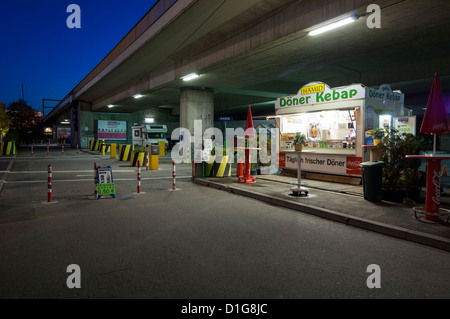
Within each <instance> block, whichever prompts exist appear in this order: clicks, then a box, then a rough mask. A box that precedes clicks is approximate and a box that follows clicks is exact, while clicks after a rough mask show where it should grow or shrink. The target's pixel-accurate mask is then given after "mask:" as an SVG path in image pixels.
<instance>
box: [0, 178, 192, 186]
mask: <svg viewBox="0 0 450 319" xmlns="http://www.w3.org/2000/svg"><path fill="white" fill-rule="evenodd" d="M177 178H178V179H180V178H183V179H187V178H192V176H177ZM141 179H142V180H159V179H172V176H170V177H166V176H163V177H142V178H141ZM0 181H1V180H0ZM114 181H136V178H114ZM3 182H4V183H5V184H26V183H48V180H36V181H3ZM62 182H92V179H91V178H89V179H85V178H83V179H81V178H80V179H60V180H57V179H56V180H55V179H53V180H52V183H62Z"/></svg>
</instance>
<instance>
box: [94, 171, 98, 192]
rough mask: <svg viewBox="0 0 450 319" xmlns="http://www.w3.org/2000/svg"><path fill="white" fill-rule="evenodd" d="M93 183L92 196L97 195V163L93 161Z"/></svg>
mask: <svg viewBox="0 0 450 319" xmlns="http://www.w3.org/2000/svg"><path fill="white" fill-rule="evenodd" d="M94 184H95V190H94V196H95V197H97V194H98V193H97V163H94Z"/></svg>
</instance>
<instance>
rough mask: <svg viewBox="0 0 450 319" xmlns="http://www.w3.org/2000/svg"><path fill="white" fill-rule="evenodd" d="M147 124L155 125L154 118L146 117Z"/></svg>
mask: <svg viewBox="0 0 450 319" xmlns="http://www.w3.org/2000/svg"><path fill="white" fill-rule="evenodd" d="M144 122H145V123H155V118H154V117H146V118H145V120H144Z"/></svg>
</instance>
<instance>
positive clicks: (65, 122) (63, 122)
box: [61, 121, 70, 124]
mask: <svg viewBox="0 0 450 319" xmlns="http://www.w3.org/2000/svg"><path fill="white" fill-rule="evenodd" d="M61 124H70V122H69V121H62V122H61Z"/></svg>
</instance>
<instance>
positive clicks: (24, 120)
mask: <svg viewBox="0 0 450 319" xmlns="http://www.w3.org/2000/svg"><path fill="white" fill-rule="evenodd" d="M8 115H9V119H10V122H9V126H10V128H11V131H13V132H14V133H17V134H20V135H24V134H26V133H27V132H28V131H30V130H32V129H33V128H34V127H35V126H36V125H38V124H39V123H40V122H41V121H42V118H41V114H40V112H38V111H36V110H34V109H33V108H32V107H31V106H29V105H28V104H27V102H26V101H25V100H22V99H19V100H18V101H17V102H12V103H10V104H9V105H8Z"/></svg>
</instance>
